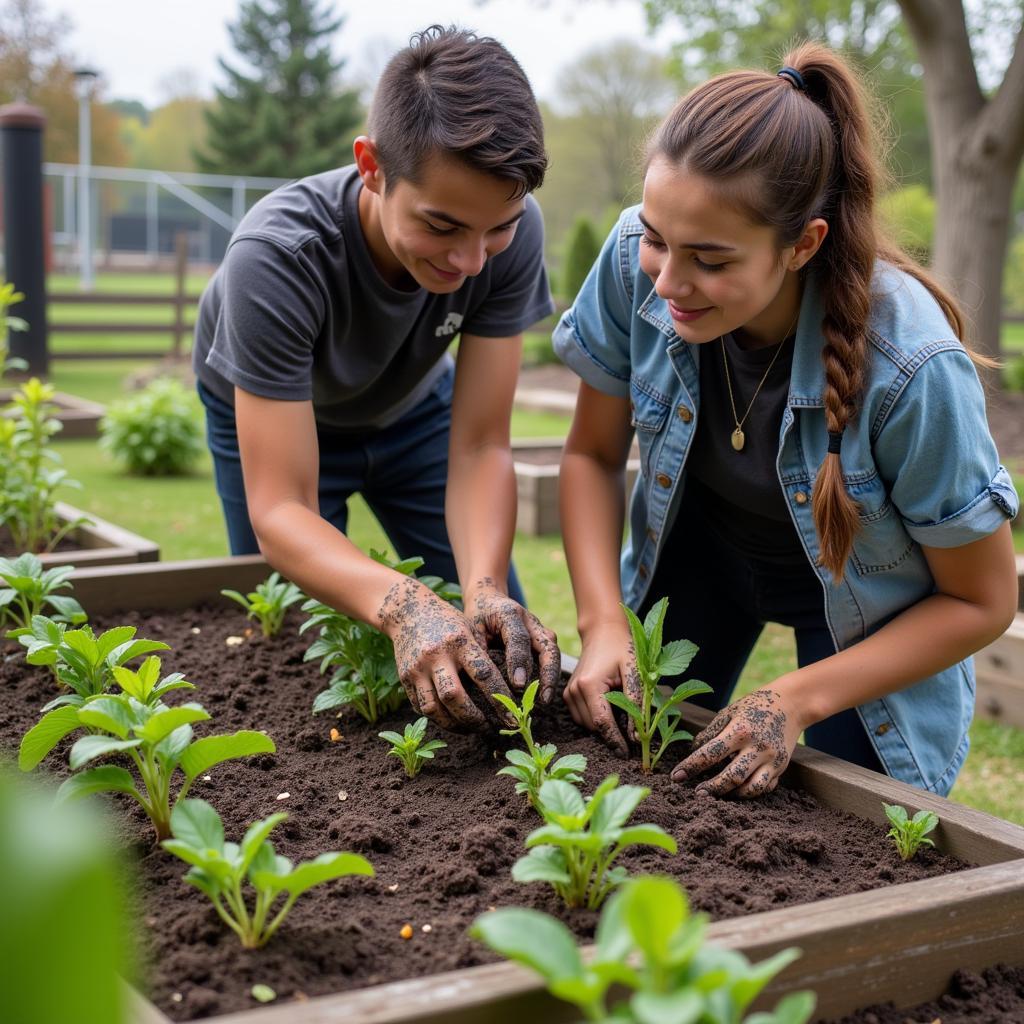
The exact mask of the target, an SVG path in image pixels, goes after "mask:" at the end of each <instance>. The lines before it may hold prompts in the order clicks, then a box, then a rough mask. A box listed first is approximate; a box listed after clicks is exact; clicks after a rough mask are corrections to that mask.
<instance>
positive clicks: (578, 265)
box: [562, 215, 601, 302]
mask: <svg viewBox="0 0 1024 1024" xmlns="http://www.w3.org/2000/svg"><path fill="white" fill-rule="evenodd" d="M600 253H601V243H600V241H599V240H598V237H597V232H596V231H595V230H594V224H593V222H592V221H591V219H590V218H589V217H587V216H584V215H581V216H579V217H577V218H576V222H575V223H574V224H573V226H572V229H571V230H570V231H569V238H568V240H567V241H566V244H565V269H564V270H563V271H562V293H563V295H562V297H563V298H564V299H565V300H566V302H572V301H573V299H575V298H576V295H577V294H578V292H579V290H580V288H582V287H583V282H584V281H585V280H586V277H587V274H589V273H590V268H591V267H592V266H593V265H594V263H595V262H596V260H597V257H598V256H599V255H600Z"/></svg>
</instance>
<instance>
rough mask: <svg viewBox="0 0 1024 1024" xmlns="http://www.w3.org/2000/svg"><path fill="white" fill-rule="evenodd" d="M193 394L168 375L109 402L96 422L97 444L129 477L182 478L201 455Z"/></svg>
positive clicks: (200, 428)
mask: <svg viewBox="0 0 1024 1024" xmlns="http://www.w3.org/2000/svg"><path fill="white" fill-rule="evenodd" d="M201 423H202V420H201V417H200V415H199V409H198V407H197V404H196V402H195V399H194V397H193V395H192V394H191V393H190V392H189V391H186V390H185V388H184V387H183V386H182V384H181V382H180V381H177V380H175V379H174V378H173V377H160V378H157V379H156V380H154V381H153V382H152V383H151V384H150V385H148V386H147V387H146V388H144V389H143V390H142V391H140V392H138V393H137V394H135V395H132V396H131V397H129V398H125V399H123V400H121V401H120V402H115V403H113V404H112V405H111V406H110V407H109V409H108V411H107V414H106V416H104V417H103V419H102V421H101V422H100V435H101V436H100V447H101V448H103V450H104V451H106V452H108V453H109V454H110V455H112V456H113V457H114V459H115V460H116V461H118V462H120V463H122V465H123V466H124V468H125V470H126V471H127V472H128V473H130V474H132V475H133V476H182V475H184V474H186V473H188V472H189V470H190V469H191V468H192V466H193V465H194V464H195V461H196V459H198V458H199V456H200V455H201V454H202V451H203V444H202V426H201Z"/></svg>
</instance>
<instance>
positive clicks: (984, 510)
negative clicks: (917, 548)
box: [875, 346, 1020, 548]
mask: <svg viewBox="0 0 1024 1024" xmlns="http://www.w3.org/2000/svg"><path fill="white" fill-rule="evenodd" d="M875 459H876V462H877V464H878V466H879V469H880V471H881V473H882V476H883V478H884V479H885V480H886V481H887V482H888V483H889V486H890V495H891V497H892V502H893V505H894V506H895V507H896V509H897V511H898V512H899V514H900V515H901V516H902V518H903V522H904V524H905V525H906V529H907V532H908V533H909V534H910V536H911V537H912V538H913V539H914V540H915V541H917V542H918V543H919V544H921V545H923V546H926V547H934V548H955V547H960V546H962V545H964V544H970V543H971V542H972V541H976V540H980V539H981V538H983V537H987V536H988V535H989V534H991V533H994V532H995V531H996V530H998V529H999V527H1000V526H1002V525H1003V523H1005V522H1006V521H1007V520H1008V519H1012V518H1013V517H1014V516H1015V515H1016V514H1017V510H1018V508H1019V507H1020V506H1019V499H1018V497H1017V492H1016V491H1015V490H1014V487H1013V482H1012V481H1011V479H1010V475H1009V473H1008V472H1007V471H1006V469H1004V468H1003V466H1001V465H1000V463H999V456H998V454H997V452H996V446H995V443H994V442H993V440H992V436H991V434H990V433H989V429H988V421H987V418H986V415H985V397H984V393H983V392H982V388H981V383H980V382H979V380H978V375H977V373H976V372H975V369H974V365H973V364H972V363H971V360H970V358H969V357H968V355H967V353H966V352H965V351H964V350H963V349H962V348H961V347H959V346H956V347H950V348H943V349H941V350H939V351H936V352H935V353H934V354H933V355H931V356H930V357H928V358H927V359H926V360H925V361H924V362H923V363H922V364H921V365H920V366H919V367H918V368H917V370H916V371H915V372H914V373H913V375H912V376H911V377H910V379H909V380H908V382H907V384H906V386H905V387H904V388H903V391H902V393H901V394H900V395H899V396H898V397H897V398H896V400H895V402H894V404H893V407H892V411H891V412H890V414H889V416H888V418H887V419H886V421H885V423H884V425H883V427H882V429H881V432H880V434H879V436H878V438H877V440H876V442H875Z"/></svg>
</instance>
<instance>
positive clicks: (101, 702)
mask: <svg viewBox="0 0 1024 1024" xmlns="http://www.w3.org/2000/svg"><path fill="white" fill-rule="evenodd" d="M78 720H79V721H80V722H81V723H82V725H85V726H88V727H89V728H92V729H102V730H104V732H110V733H113V734H114V735H115V736H116V737H117V738H118V739H122V740H126V739H128V732H129V730H130V729H131V727H132V725H133V718H132V714H131V711H129V709H128V708H127V707H126V706H125V703H124V701H123V700H118V699H117V698H116V697H98V698H97V699H96V700H90V701H87V702H86V703H84V704H83V705H82V707H81V708H80V709H79V711H78Z"/></svg>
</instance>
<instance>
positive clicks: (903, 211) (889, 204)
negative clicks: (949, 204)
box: [878, 185, 935, 263]
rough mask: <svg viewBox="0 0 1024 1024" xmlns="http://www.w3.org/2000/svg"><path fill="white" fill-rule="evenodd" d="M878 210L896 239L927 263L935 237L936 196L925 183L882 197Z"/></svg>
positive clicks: (896, 190) (929, 260)
mask: <svg viewBox="0 0 1024 1024" xmlns="http://www.w3.org/2000/svg"><path fill="white" fill-rule="evenodd" d="M878 206H879V211H880V213H881V216H882V221H883V223H884V224H885V225H886V226H887V227H888V228H889V230H890V231H891V232H892V235H893V237H894V238H895V239H896V241H897V242H898V243H899V244H900V245H901V246H903V248H904V249H906V250H907V251H908V252H910V253H911V254H913V256H914V257H916V258H917V259H919V260H920V261H921V262H922V263H930V262H931V258H932V243H933V239H934V236H935V199H934V198H933V197H932V195H931V193H930V192H929V191H928V189H926V188H925V187H924V185H908V186H906V188H898V189H894V190H893V191H892V192H888V193H887V194H886V195H884V196H882V198H881V200H880V201H879V204H878Z"/></svg>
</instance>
